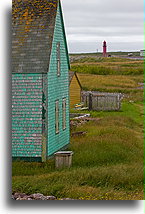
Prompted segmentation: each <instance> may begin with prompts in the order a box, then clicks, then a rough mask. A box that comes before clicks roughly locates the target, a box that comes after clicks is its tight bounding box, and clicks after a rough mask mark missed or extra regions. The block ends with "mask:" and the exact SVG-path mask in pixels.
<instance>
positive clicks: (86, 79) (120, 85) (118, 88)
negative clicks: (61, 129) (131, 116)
mask: <svg viewBox="0 0 145 214" xmlns="http://www.w3.org/2000/svg"><path fill="white" fill-rule="evenodd" d="M77 75H78V78H79V80H80V83H81V86H82V89H83V90H86V91H90V90H91V91H100V92H113V93H114V92H116V93H123V94H125V100H127V101H129V100H132V101H134V102H136V101H140V102H143V90H142V89H138V87H139V86H140V85H139V84H138V83H143V82H144V78H143V75H136V76H133V75H113V76H112V77H111V78H110V75H105V76H104V75H94V74H80V73H79V74H77Z"/></svg>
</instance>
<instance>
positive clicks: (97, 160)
mask: <svg viewBox="0 0 145 214" xmlns="http://www.w3.org/2000/svg"><path fill="white" fill-rule="evenodd" d="M140 107H141V106H139V105H137V104H129V103H128V104H127V103H124V104H123V107H122V111H121V112H91V115H92V116H93V117H99V118H100V120H99V121H96V122H93V121H92V122H88V123H86V124H84V125H81V126H79V127H76V128H75V129H74V130H72V131H73V132H75V131H86V132H87V133H86V136H82V137H71V144H70V147H69V148H68V149H69V150H73V152H74V155H73V165H72V167H71V168H70V169H66V168H63V169H59V170H55V167H54V160H53V159H52V160H49V161H47V162H46V163H25V162H14V163H13V182H12V185H13V191H19V192H25V193H27V194H31V193H34V192H41V193H43V194H45V195H55V196H56V197H57V198H63V197H71V198H75V199H86V200H87V199H91V200H95V199H96V200H97V199H98V200H111V199H116V200H117V199H122V200H123V199H142V198H143V193H142V189H143V133H142V130H143V126H142V115H141V114H140Z"/></svg>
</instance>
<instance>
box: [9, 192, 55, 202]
mask: <svg viewBox="0 0 145 214" xmlns="http://www.w3.org/2000/svg"><path fill="white" fill-rule="evenodd" d="M12 199H13V200H20V201H21V200H56V197H55V196H44V195H43V194H41V193H35V194H31V195H26V194H25V193H15V194H12Z"/></svg>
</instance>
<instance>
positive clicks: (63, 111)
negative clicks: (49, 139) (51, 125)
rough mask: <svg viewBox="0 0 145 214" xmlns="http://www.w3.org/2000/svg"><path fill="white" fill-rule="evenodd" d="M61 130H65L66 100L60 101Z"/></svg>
mask: <svg viewBox="0 0 145 214" xmlns="http://www.w3.org/2000/svg"><path fill="white" fill-rule="evenodd" d="M62 129H63V130H65V129H66V98H63V99H62Z"/></svg>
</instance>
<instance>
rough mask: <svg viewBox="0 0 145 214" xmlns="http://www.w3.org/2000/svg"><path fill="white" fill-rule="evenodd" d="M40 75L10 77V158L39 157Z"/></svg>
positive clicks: (40, 123)
mask: <svg viewBox="0 0 145 214" xmlns="http://www.w3.org/2000/svg"><path fill="white" fill-rule="evenodd" d="M41 153H42V74H13V75H12V156H13V157H41Z"/></svg>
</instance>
